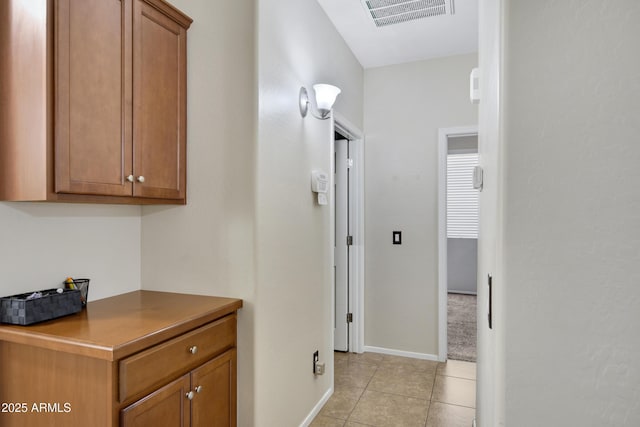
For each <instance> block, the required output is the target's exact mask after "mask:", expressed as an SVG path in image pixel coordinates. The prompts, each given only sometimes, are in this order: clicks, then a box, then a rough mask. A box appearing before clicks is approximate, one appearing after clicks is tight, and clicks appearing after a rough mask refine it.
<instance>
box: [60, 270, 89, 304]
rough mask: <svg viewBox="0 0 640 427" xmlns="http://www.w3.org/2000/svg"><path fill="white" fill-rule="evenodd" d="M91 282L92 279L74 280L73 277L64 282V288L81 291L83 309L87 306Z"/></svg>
mask: <svg viewBox="0 0 640 427" xmlns="http://www.w3.org/2000/svg"><path fill="white" fill-rule="evenodd" d="M89 280H90V279H74V278H72V277H67V278H66V279H65V281H64V286H65V287H66V288H67V289H78V290H80V301H81V302H82V307H86V306H87V299H88V297H89Z"/></svg>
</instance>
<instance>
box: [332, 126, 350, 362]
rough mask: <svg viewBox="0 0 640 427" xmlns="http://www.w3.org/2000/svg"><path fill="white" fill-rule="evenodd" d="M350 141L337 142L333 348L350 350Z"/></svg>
mask: <svg viewBox="0 0 640 427" xmlns="http://www.w3.org/2000/svg"><path fill="white" fill-rule="evenodd" d="M348 162H349V141H348V140H346V139H339V140H336V141H335V171H334V172H335V179H334V185H335V191H334V195H335V203H334V206H335V250H334V286H335V319H334V328H335V333H334V348H335V349H336V350H338V351H349V323H348V322H347V313H348V312H349V245H348V244H347V236H349V167H348Z"/></svg>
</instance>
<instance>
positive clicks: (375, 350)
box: [364, 345, 438, 362]
mask: <svg viewBox="0 0 640 427" xmlns="http://www.w3.org/2000/svg"><path fill="white" fill-rule="evenodd" d="M364 351H365V352H367V351H368V352H370V353H381V354H389V355H392V356H403V357H413V358H414V359H423V360H433V361H434V362H437V361H438V356H437V355H435V354H427V353H414V352H412V351H402V350H393V349H390V348H382V347H372V346H369V345H365V346H364Z"/></svg>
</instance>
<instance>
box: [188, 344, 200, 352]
mask: <svg viewBox="0 0 640 427" xmlns="http://www.w3.org/2000/svg"><path fill="white" fill-rule="evenodd" d="M197 352H198V347H197V346H195V345H194V346H193V347H189V353H191V354H196V353H197Z"/></svg>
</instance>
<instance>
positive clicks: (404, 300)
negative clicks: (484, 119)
mask: <svg viewBox="0 0 640 427" xmlns="http://www.w3.org/2000/svg"><path fill="white" fill-rule="evenodd" d="M476 66H477V55H475V54H471V55H460V56H452V57H448V58H441V59H435V60H429V61H420V62H413V63H408V64H401V65H394V66H387V67H381V68H373V69H368V70H366V71H365V103H364V105H365V107H364V127H365V132H366V141H365V213H366V214H365V215H366V219H365V223H366V225H365V230H366V231H365V233H366V243H365V245H366V248H365V250H366V266H365V280H366V284H365V346H373V347H381V348H385V349H390V350H400V351H406V352H414V353H422V354H426V355H437V354H438V268H437V267H438V245H437V243H438V217H437V196H438V187H437V183H438V174H437V171H438V151H437V150H438V148H437V147H438V128H446V127H455V126H472V125H476V124H477V120H478V119H477V107H476V106H475V105H473V104H471V103H470V102H469V73H470V72H471V69H472V68H473V67H476ZM394 230H399V231H402V245H392V231H394Z"/></svg>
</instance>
